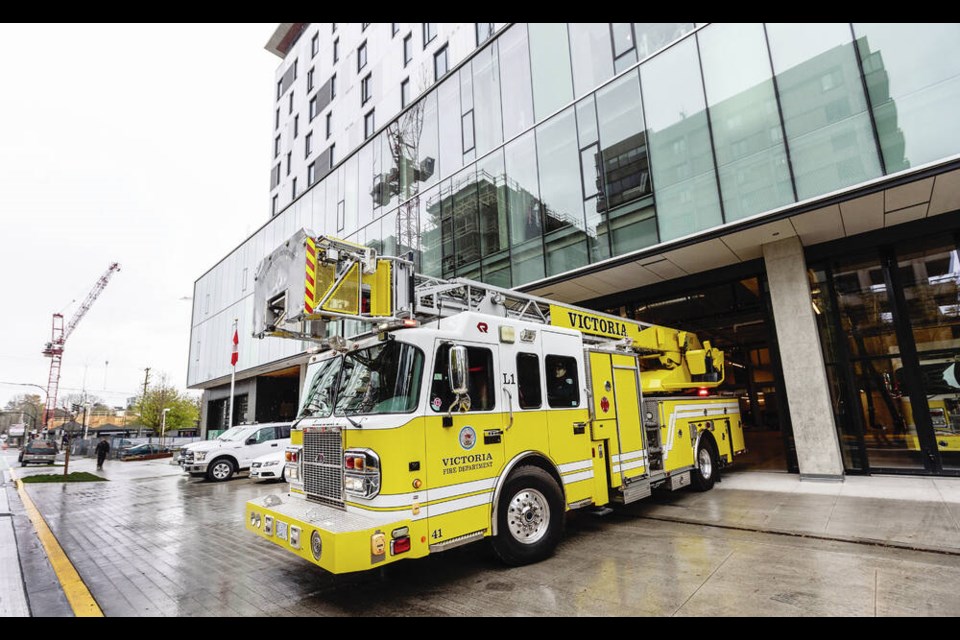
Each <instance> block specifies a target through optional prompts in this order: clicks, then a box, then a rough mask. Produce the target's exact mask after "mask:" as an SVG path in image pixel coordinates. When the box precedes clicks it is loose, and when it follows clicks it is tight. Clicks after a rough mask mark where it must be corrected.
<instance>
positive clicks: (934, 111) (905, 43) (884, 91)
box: [853, 22, 960, 173]
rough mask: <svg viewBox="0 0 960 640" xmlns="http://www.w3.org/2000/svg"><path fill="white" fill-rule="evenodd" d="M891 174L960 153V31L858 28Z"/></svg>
mask: <svg viewBox="0 0 960 640" xmlns="http://www.w3.org/2000/svg"><path fill="white" fill-rule="evenodd" d="M853 30H854V32H855V33H856V35H857V48H858V50H859V53H860V60H861V63H862V65H863V72H864V74H865V76H866V81H867V90H868V91H869V93H870V103H871V105H872V106H873V116H874V120H875V121H876V125H877V132H878V133H879V134H880V148H881V149H882V151H883V160H884V164H885V168H886V170H887V173H894V172H896V171H900V170H901V169H907V168H909V167H912V166H913V167H915V166H917V165H921V164H924V163H925V162H930V161H931V160H937V159H939V158H945V157H947V156H951V155H953V154H954V153H956V151H957V148H958V147H960V130H958V128H957V126H956V113H957V103H958V102H960V25H958V24H957V23H955V22H953V23H943V24H900V23H898V24H854V25H853Z"/></svg>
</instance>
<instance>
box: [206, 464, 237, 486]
mask: <svg viewBox="0 0 960 640" xmlns="http://www.w3.org/2000/svg"><path fill="white" fill-rule="evenodd" d="M234 473H236V469H235V468H234V466H233V463H232V462H230V460H229V459H228V458H217V459H216V460H214V461H213V462H211V463H210V466H208V467H207V480H209V481H210V482H223V481H225V480H229V479H230V478H232V477H233V474H234Z"/></svg>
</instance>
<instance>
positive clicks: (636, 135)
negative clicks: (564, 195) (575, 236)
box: [587, 71, 657, 260]
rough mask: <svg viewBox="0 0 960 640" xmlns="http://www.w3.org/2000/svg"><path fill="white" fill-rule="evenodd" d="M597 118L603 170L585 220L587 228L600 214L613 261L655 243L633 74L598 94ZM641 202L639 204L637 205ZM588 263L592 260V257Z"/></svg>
mask: <svg viewBox="0 0 960 640" xmlns="http://www.w3.org/2000/svg"><path fill="white" fill-rule="evenodd" d="M597 116H598V118H599V120H600V146H601V150H600V155H601V157H602V164H601V168H600V169H599V171H598V173H597V175H596V180H597V182H598V184H599V185H602V190H601V194H600V196H601V197H600V198H598V199H597V200H596V202H595V203H593V205H592V206H593V210H592V211H591V209H589V208H588V209H587V220H588V224H589V221H590V218H591V216H592V215H596V214H600V213H601V212H602V214H603V216H604V222H603V224H604V225H605V226H606V227H607V228H608V229H609V233H610V235H611V242H612V244H613V247H612V249H613V255H619V254H621V253H625V252H627V251H633V250H635V249H640V248H642V247H646V246H650V245H651V244H653V243H655V242H656V240H657V231H656V219H655V218H654V214H653V206H652V198H651V195H652V194H653V185H652V183H651V180H650V162H649V158H648V157H647V132H646V129H645V127H644V123H643V108H642V105H641V101H640V81H639V77H638V75H637V72H635V71H633V72H630V73H627V74H626V75H625V76H624V77H622V78H620V79H619V80H617V81H615V82H613V83H611V84H609V85H607V86H606V87H604V88H603V89H601V90H600V91H598V92H597ZM641 199H643V200H644V201H643V202H642V203H641V202H637V201H638V200H641ZM588 206H589V205H588ZM594 212H595V213H594ZM591 259H593V260H596V258H594V256H593V254H591Z"/></svg>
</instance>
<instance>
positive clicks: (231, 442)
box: [183, 422, 290, 482]
mask: <svg viewBox="0 0 960 640" xmlns="http://www.w3.org/2000/svg"><path fill="white" fill-rule="evenodd" d="M289 437H290V423H289V422H272V423H268V424H248V425H239V426H236V427H231V428H230V429H227V430H226V431H224V432H223V433H221V434H220V435H219V436H217V438H216V439H215V440H204V441H203V442H194V443H192V444H188V445H187V446H186V447H184V449H183V470H184V471H186V472H187V473H189V474H190V475H191V476H193V477H195V478H200V477H203V476H206V477H207V479H208V480H210V481H212V482H222V481H223V480H229V479H230V478H232V477H233V474H235V473H237V472H238V471H246V470H248V469H250V464H251V463H252V462H253V460H254V459H255V458H259V457H260V456H262V455H264V454H266V453H270V452H271V451H274V450H278V449H279V450H281V451H282V450H283V448H284V446H285V440H286V439H288V438H289Z"/></svg>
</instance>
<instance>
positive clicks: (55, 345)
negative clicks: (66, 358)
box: [43, 262, 120, 430]
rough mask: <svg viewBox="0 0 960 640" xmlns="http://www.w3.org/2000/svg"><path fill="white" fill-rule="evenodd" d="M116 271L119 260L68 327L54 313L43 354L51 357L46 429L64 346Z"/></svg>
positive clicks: (106, 272)
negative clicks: (48, 340) (49, 334)
mask: <svg viewBox="0 0 960 640" xmlns="http://www.w3.org/2000/svg"><path fill="white" fill-rule="evenodd" d="M115 271H120V264H119V263H117V262H114V263H113V264H111V265H110V266H109V267H107V270H106V271H105V272H104V274H103V275H102V276H100V279H99V280H97V283H96V284H95V285H93V289H91V290H90V293H88V294H87V297H86V299H85V300H84V301H83V303H82V304H81V305H80V307H79V308H78V309H77V312H76V313H74V314H73V317H72V318H70V322H68V323H67V325H66V327H64V324H63V314H62V313H55V314H53V326H52V328H51V337H50V342H48V343H47V345H46V346H45V347H44V348H43V355H45V356H47V357H48V358H50V375H49V377H48V378H47V404H46V408H45V409H44V411H43V427H44V429H45V430H46V428H47V423H48V422H49V421H50V418H52V417H53V411H54V409H55V408H56V406H57V388H58V387H59V386H60V361H61V360H62V359H63V346H64V344H65V343H66V341H67V338H69V337H70V334H71V333H73V330H74V329H76V328H77V323H79V322H80V320H81V319H82V318H83V316H85V315H86V314H87V311H89V310H90V307H91V306H92V305H93V303H94V301H95V300H96V299H97V297H98V296H99V295H100V293H101V292H102V291H103V289H104V288H105V287H106V286H107V283H108V282H109V281H110V276H112V275H113V273H114V272H115Z"/></svg>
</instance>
